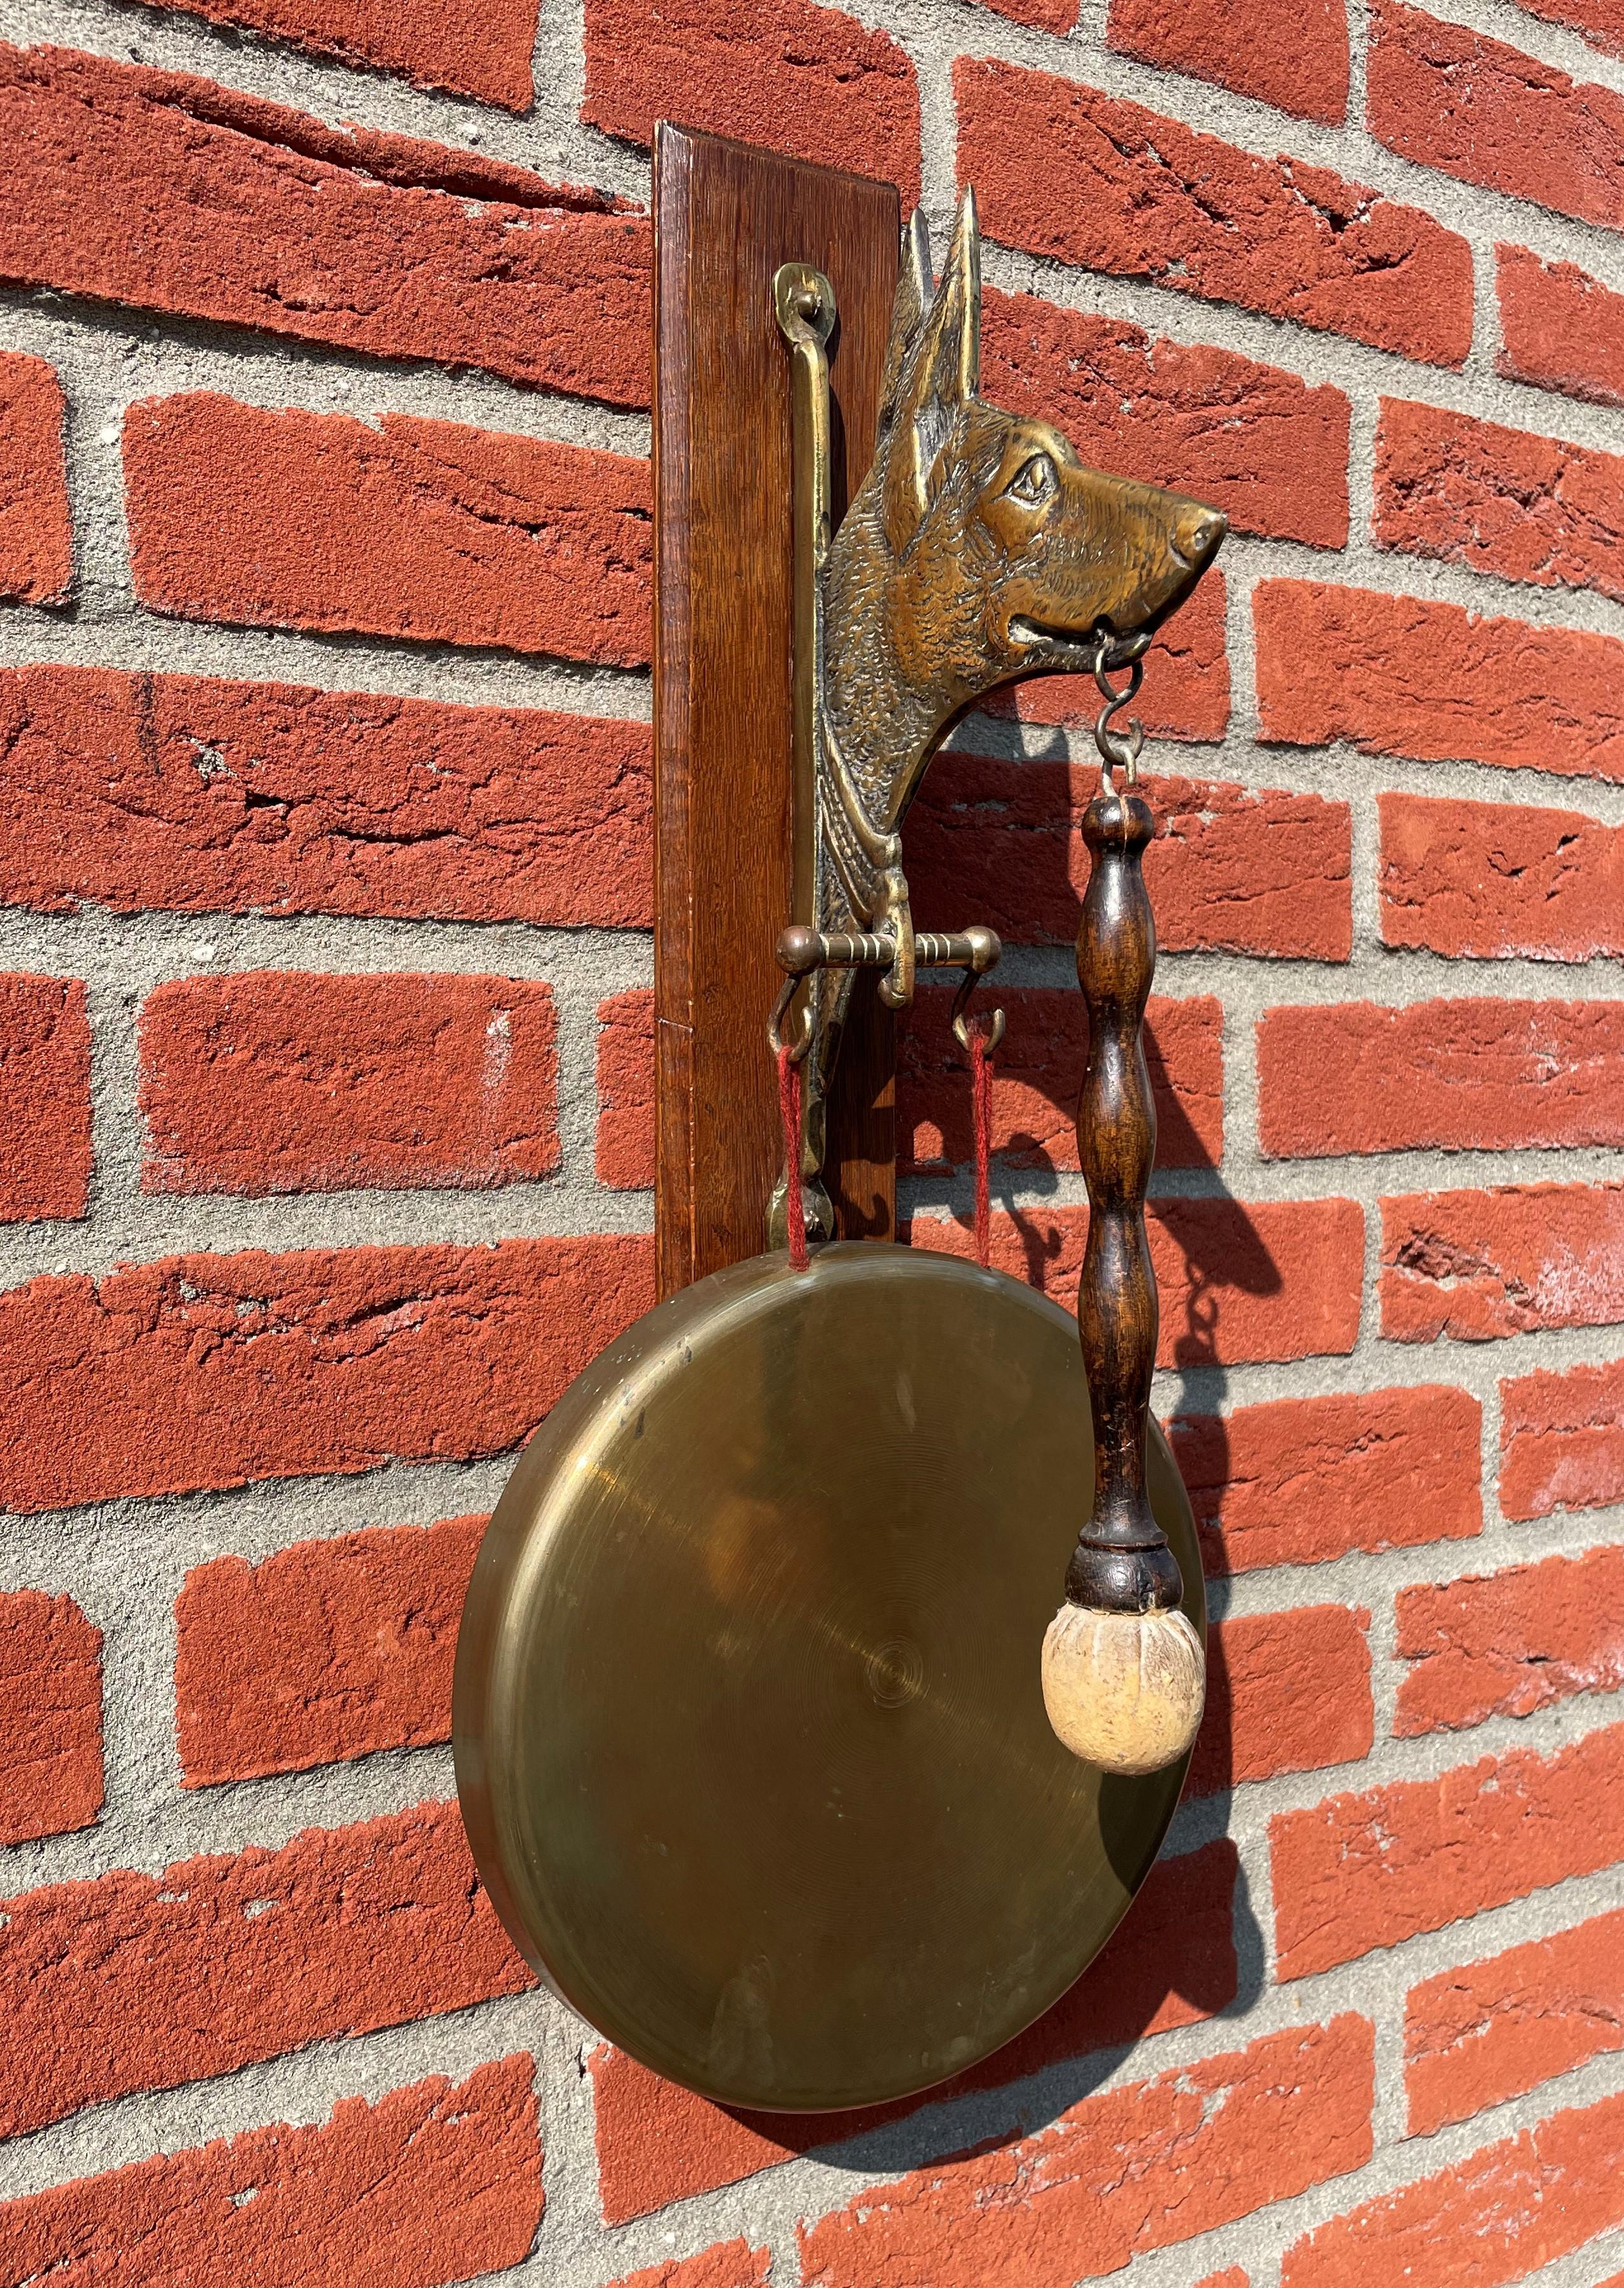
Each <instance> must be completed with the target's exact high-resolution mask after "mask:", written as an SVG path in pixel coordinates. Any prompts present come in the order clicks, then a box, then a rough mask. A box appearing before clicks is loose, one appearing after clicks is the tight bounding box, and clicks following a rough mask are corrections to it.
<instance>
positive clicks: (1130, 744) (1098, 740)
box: [1094, 644, 1144, 794]
mask: <svg viewBox="0 0 1624 2288" xmlns="http://www.w3.org/2000/svg"><path fill="white" fill-rule="evenodd" d="M1094 679H1095V685H1096V686H1097V687H1098V689H1099V693H1100V696H1101V697H1102V698H1103V700H1104V702H1105V704H1104V706H1103V708H1102V709H1101V710H1100V717H1099V720H1098V722H1096V723H1095V727H1094V743H1095V746H1096V747H1097V748H1098V749H1099V751H1100V776H1101V779H1102V781H1103V784H1104V788H1105V791H1106V793H1107V794H1115V792H1116V791H1117V790H1116V785H1115V783H1114V782H1113V780H1112V778H1111V772H1112V770H1113V769H1119V770H1121V771H1122V772H1124V773H1125V775H1126V779H1127V783H1128V784H1129V786H1132V785H1133V783H1134V780H1135V779H1136V778H1137V776H1138V775H1139V773H1138V763H1139V757H1140V753H1141V751H1142V749H1143V746H1144V725H1143V724H1142V722H1141V721H1140V720H1139V718H1138V717H1137V716H1136V715H1130V716H1129V718H1128V724H1127V730H1126V734H1124V733H1123V732H1121V731H1118V730H1116V729H1114V728H1113V727H1112V724H1111V717H1112V716H1113V715H1116V714H1118V713H1119V712H1120V711H1121V710H1122V709H1123V708H1124V707H1131V706H1132V705H1133V703H1134V700H1135V699H1136V698H1137V697H1138V696H1139V687H1140V685H1141V684H1142V682H1143V681H1144V662H1143V661H1142V659H1136V660H1134V661H1133V662H1132V663H1130V665H1129V668H1128V671H1127V682H1126V686H1125V687H1124V688H1123V689H1122V690H1120V691H1118V690H1116V689H1115V688H1114V687H1113V686H1112V684H1111V678H1110V676H1109V675H1108V674H1107V673H1106V671H1105V647H1104V645H1103V644H1102V645H1101V647H1100V649H1099V652H1098V654H1097V655H1096V656H1095V663H1094Z"/></svg>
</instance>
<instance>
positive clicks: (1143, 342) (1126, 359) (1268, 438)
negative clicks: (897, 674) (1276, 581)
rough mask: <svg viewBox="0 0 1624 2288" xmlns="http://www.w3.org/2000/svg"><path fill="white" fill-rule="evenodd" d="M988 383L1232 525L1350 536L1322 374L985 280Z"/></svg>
mask: <svg viewBox="0 0 1624 2288" xmlns="http://www.w3.org/2000/svg"><path fill="white" fill-rule="evenodd" d="M1264 4H1270V0H1264ZM1337 4H1338V6H1339V7H1340V5H1341V0H1337ZM1115 21H1116V18H1115V16H1114V15H1113V18H1112V23H1113V26H1114V24H1115ZM1285 45H1286V44H1284V43H1283V44H1282V48H1283V50H1284V47H1285ZM982 388H983V392H984V393H985V394H986V395H987V396H988V397H989V398H990V399H991V401H992V402H993V403H994V404H995V405H1007V406H1008V407H1009V408H1010V409H1011V410H1012V411H1014V412H1016V413H1031V414H1037V415H1039V416H1040V417H1042V418H1043V419H1044V420H1047V421H1052V422H1054V423H1055V426H1056V427H1057V428H1059V429H1061V430H1063V432H1064V433H1065V434H1066V435H1067V436H1068V437H1069V438H1070V439H1071V442H1072V443H1073V444H1074V445H1075V446H1076V448H1077V449H1078V451H1079V453H1080V454H1081V455H1082V457H1083V458H1084V460H1085V461H1093V462H1095V463H1096V464H1097V465H1099V466H1100V467H1101V468H1106V469H1111V470H1114V471H1116V472H1117V473H1118V474H1120V475H1122V476H1126V477H1142V478H1144V479H1145V480H1146V481H1148V482H1150V483H1152V484H1164V485H1174V486H1176V487H1177V489H1179V491H1181V492H1186V493H1190V494H1192V495H1193V496H1194V497H1196V498H1197V499H1198V500H1204V501H1211V502H1212V504H1213V505H1214V507H1215V508H1221V509H1222V511H1223V512H1224V513H1225V515H1226V516H1227V517H1228V518H1229V520H1230V524H1231V525H1232V526H1233V527H1234V528H1235V529H1236V531H1238V532H1255V533H1261V534H1262V535H1263V536H1264V537H1265V538H1268V539H1271V540H1304V541H1307V542H1308V543H1309V544H1310V546H1312V547H1316V548H1341V547H1343V546H1344V545H1345V544H1346V542H1347V538H1348V417H1349V416H1348V400H1347V399H1346V398H1345V397H1344V396H1343V394H1342V393H1341V390H1340V389H1333V388H1332V387H1331V385H1329V384H1328V383H1326V384H1324V385H1321V386H1320V387H1318V388H1314V389H1310V386H1309V385H1308V384H1307V383H1306V382H1304V381H1301V380H1299V378H1298V377H1297V376H1296V375H1295V374H1294V373H1287V372H1286V370H1285V369H1284V368H1283V367H1280V366H1278V365H1259V364H1256V363H1254V361H1253V360H1252V359H1251V358H1245V357H1239V356H1238V355H1237V354H1236V353H1235V352H1234V351H1233V350H1222V349H1214V348H1209V347H1206V346H1194V347H1192V346H1187V345H1185V344H1183V343H1180V342H1170V341H1168V340H1166V338H1163V339H1161V340H1159V341H1156V342H1152V341H1151V339H1150V336H1149V335H1148V334H1147V333H1145V332H1143V331H1142V330H1141V329H1140V328H1139V327H1138V326H1134V325H1130V324H1129V323H1128V322H1127V321H1126V319H1123V318H1106V317H1097V316H1095V315H1093V314H1089V313H1087V312H1084V311H1081V310H1062V309H1057V308H1056V307H1055V305H1054V304H1053V303H1052V302H1044V301H1040V300H1039V298H1037V296H1035V295H1031V294H1000V293H999V292H998V291H997V290H996V289H993V288H989V289H988V290H987V291H986V294H985V297H984V301H983V328H982ZM1210 584H1211V582H1210V578H1209V580H1207V581H1205V582H1203V584H1202V585H1201V587H1200V588H1198V590H1197V591H1196V595H1197V596H1198V597H1199V596H1202V595H1205V594H1206V592H1207V590H1208V588H1209V587H1210ZM1192 600H1193V599H1192ZM1187 611H1188V608H1186V610H1185V611H1184V612H1181V613H1180V614H1179V615H1178V616H1177V617H1176V618H1175V619H1174V622H1173V623H1172V625H1173V626H1174V627H1177V626H1178V625H1179V624H1181V623H1182V620H1183V618H1184V617H1185V616H1187ZM1017 688H1019V687H1017ZM1096 711H1097V710H1096Z"/></svg>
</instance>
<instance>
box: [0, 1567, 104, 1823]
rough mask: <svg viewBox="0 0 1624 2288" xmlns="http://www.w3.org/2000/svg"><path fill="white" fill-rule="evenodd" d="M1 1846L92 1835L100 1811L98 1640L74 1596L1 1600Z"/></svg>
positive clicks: (31, 1593) (33, 1594)
mask: <svg viewBox="0 0 1624 2288" xmlns="http://www.w3.org/2000/svg"><path fill="white" fill-rule="evenodd" d="M0 1694H3V1695H4V1704H5V1728H4V1733H0V1843H31V1842H33V1841H35V1840H36V1839H37V1838H38V1837H40V1836H43V1835H65V1834H68V1833H69V1832H71V1831H72V1830H73V1829H75V1828H78V1827H91V1826H93V1825H94V1823H95V1820H96V1815H97V1813H98V1812H99V1811H100V1809H101V1631H100V1629H98V1628H93V1627H92V1625H91V1624H90V1622H89V1621H87V1620H86V1619H85V1617H84V1614H83V1613H82V1612H81V1611H80V1610H79V1608H78V1607H77V1605H76V1604H75V1602H74V1601H73V1599H72V1598H71V1597H47V1596H45V1595H44V1593H43V1592H42V1591H40V1590H38V1589H18V1590H14V1591H13V1592H12V1593H11V1594H10V1595H7V1596H0Z"/></svg>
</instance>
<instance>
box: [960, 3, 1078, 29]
mask: <svg viewBox="0 0 1624 2288" xmlns="http://www.w3.org/2000/svg"><path fill="white" fill-rule="evenodd" d="M982 4H983V6H984V7H988V8H996V9H997V11H998V12H999V15H1000V16H1007V17H1008V18H1009V20H1010V21H1011V23H1014V24H1030V25H1031V27H1032V28H1033V29H1034V30H1035V31H1039V32H1062V33H1063V32H1069V31H1071V29H1072V28H1073V26H1074V25H1075V24H1076V22H1077V18H1078V7H1079V0H982Z"/></svg>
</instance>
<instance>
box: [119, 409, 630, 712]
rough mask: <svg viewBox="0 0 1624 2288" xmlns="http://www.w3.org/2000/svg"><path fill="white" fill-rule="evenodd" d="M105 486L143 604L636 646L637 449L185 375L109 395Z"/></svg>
mask: <svg viewBox="0 0 1624 2288" xmlns="http://www.w3.org/2000/svg"><path fill="white" fill-rule="evenodd" d="M124 488H125V505H126V510H127V512H128V515H129V520H130V540H131V567H132V570H133V574H134V579H135V589H136V593H137V595H138V596H139V599H140V600H141V602H142V603H144V604H147V605H149V606H150V607H151V608H153V609H154V610H155V611H160V612H168V613H171V614H173V615H175V616H179V617H180V618H182V619H204V620H211V619H212V620H226V621H231V622H235V623H237V624H243V625H247V626H254V627H260V626H263V627H293V628H329V629H346V630H354V631H359V632H362V634H369V635H382V636H397V637H403V636H410V637H415V638H418V639H420V640H436V639H438V640H444V641H446V642H450V643H458V644H496V645H501V646H503V647H506V648H508V649H510V650H513V651H521V652H546V653H561V654H563V655H566V656H567V657H569V658H571V659H586V660H596V661H601V662H609V663H613V664H614V665H617V666H620V667H636V666H641V664H642V663H644V662H646V661H647V659H648V657H649V529H650V512H649V471H648V466H647V465H646V463H644V462H641V461H632V460H627V459H625V458H624V457H622V456H620V455H618V454H615V453H599V452H593V451H591V450H589V449H586V448H585V447H584V446H579V445H553V444H543V443H538V442H537V441H536V440H535V439H533V438H529V437H513V436H506V435H500V434H498V433H495V432H493V431H490V430H487V429H470V428H466V427H465V426H463V425H462V424H461V423H459V422H455V421H420V420H418V419H416V418H415V417H411V416H409V415H406V414H403V413H402V414H397V413H386V414H385V415H384V416H383V417H381V419H380V420H379V422H378V425H377V427H376V428H374V427H372V426H370V425H369V424H368V423H367V422H364V421H356V420H353V419H351V417H349V416H348V415H347V414H342V413H299V412H290V413H267V412H266V411H264V410H263V409H262V408H260V407H259V406H257V405H241V404H239V403H238V402H237V401H236V400H235V398H230V397H219V396H216V395H215V394H214V393H212V392H211V391H208V390H198V391H195V392H192V393H188V394H187V395H183V396H179V397H150V398H147V399H144V400H143V401H140V402H139V403H138V404H135V405H131V407H130V408H129V409H128V410H127V411H126V413H125V415H124Z"/></svg>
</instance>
